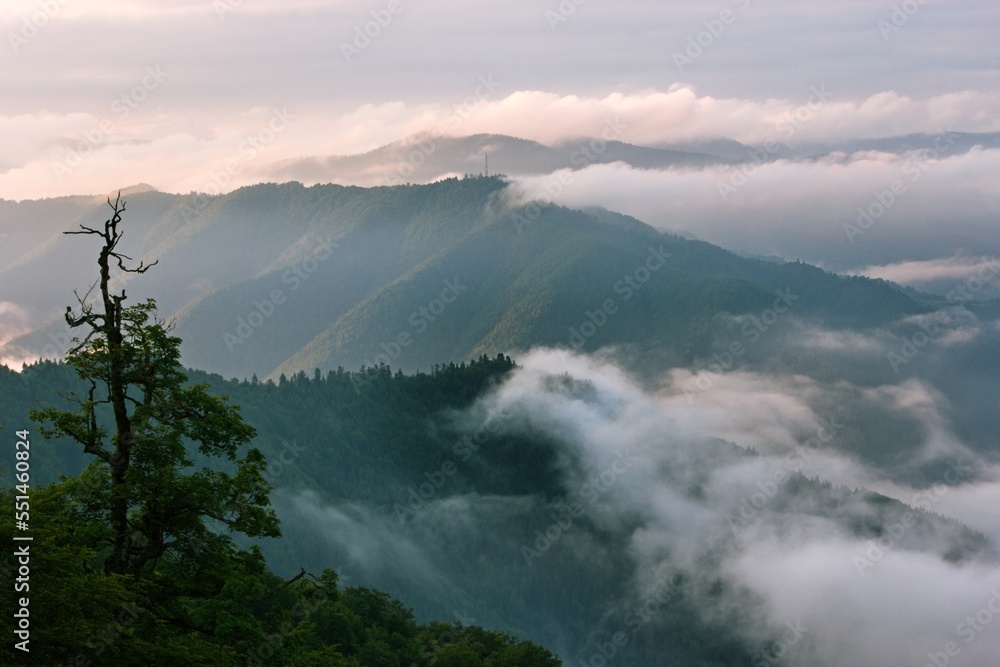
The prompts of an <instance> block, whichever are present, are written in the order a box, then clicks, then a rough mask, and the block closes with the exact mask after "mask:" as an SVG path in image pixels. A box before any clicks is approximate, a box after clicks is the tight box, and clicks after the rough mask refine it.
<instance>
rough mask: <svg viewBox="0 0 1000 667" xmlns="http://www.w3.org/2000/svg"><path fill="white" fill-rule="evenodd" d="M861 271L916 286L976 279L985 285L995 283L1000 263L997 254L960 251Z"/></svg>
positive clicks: (874, 276)
mask: <svg viewBox="0 0 1000 667" xmlns="http://www.w3.org/2000/svg"><path fill="white" fill-rule="evenodd" d="M857 273H858V274H860V275H864V276H870V277H872V278H883V279H885V280H891V281H893V282H897V283H901V284H903V285H912V286H915V287H921V286H925V285H927V284H928V283H938V282H943V281H950V282H952V283H958V282H965V281H973V285H975V284H976V283H978V284H980V285H982V284H983V283H988V282H991V281H992V280H993V279H994V277H995V276H996V275H997V274H998V273H1000V262H998V261H997V258H996V257H984V256H973V255H970V254H968V253H964V252H959V253H955V254H953V255H951V256H949V257H938V258H935V259H928V260H919V261H907V262H894V263H892V264H885V265H881V266H866V267H864V268H861V269H858V270H857Z"/></svg>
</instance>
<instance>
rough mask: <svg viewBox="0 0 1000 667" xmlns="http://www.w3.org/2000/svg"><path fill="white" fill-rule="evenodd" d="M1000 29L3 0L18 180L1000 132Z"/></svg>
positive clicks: (790, 13) (902, 16) (15, 188)
mask: <svg viewBox="0 0 1000 667" xmlns="http://www.w3.org/2000/svg"><path fill="white" fill-rule="evenodd" d="M998 24H1000V5H997V3H995V2H992V1H988V0H983V1H981V2H980V1H965V2H930V1H920V0H906V1H904V2H889V1H882V0H865V1H860V0H838V2H835V3H834V2H830V3H802V2H793V1H791V0H773V1H764V0H716V1H713V2H699V3H693V2H662V1H656V2H653V1H637V0H632V1H628V0H626V1H616V2H601V1H599V0H583V1H581V0H562V1H561V2H557V1H556V0H541V1H531V2H523V1H518V0H514V1H512V0H503V1H500V0H486V1H480V2H457V1H454V0H438V1H424V2H412V1H408V0H371V1H364V2H358V1H352V2H342V1H339V0H330V1H320V0H157V1H146V2H129V1H125V0H90V1H86V2H84V1H82V0H6V1H5V2H4V3H3V7H2V8H0V28H2V30H0V32H2V34H3V36H4V42H5V43H4V44H3V46H2V47H0V91H2V94H0V141H2V142H3V145H4V151H3V154H2V156H0V197H2V198H6V199H13V200H21V199H29V198H30V199H34V198H43V197H55V196H62V195H69V194H93V193H104V192H108V191H110V190H112V189H115V188H118V187H124V186H128V185H131V184H134V183H137V182H146V183H149V184H151V185H153V186H154V187H157V188H158V189H161V190H164V191H168V192H189V191H193V190H197V191H212V190H211V188H209V187H208V186H209V184H211V183H213V182H216V183H217V186H216V187H217V188H218V189H220V190H222V191H227V190H230V189H233V188H235V187H238V186H241V185H245V184H248V183H253V182H259V181H266V180H271V179H269V178H268V169H269V165H272V164H274V163H275V162H277V161H280V160H283V159H289V158H295V157H302V156H308V155H331V154H350V153H356V152H364V151H368V150H371V149H373V148H376V147H378V146H380V145H384V144H386V143H389V142H392V141H396V140H399V139H402V138H404V137H406V136H409V135H412V134H414V133H418V132H436V133H440V134H456V135H463V134H472V133H475V132H499V133H504V134H511V135H515V136H521V137H525V138H529V139H535V140H538V141H543V142H555V141H561V140H568V139H573V138H576V137H581V136H595V135H598V134H600V132H601V131H602V129H603V128H605V127H606V126H607V123H608V122H619V123H621V124H622V125H623V126H624V127H623V129H622V134H621V138H622V139H623V140H624V141H630V142H636V143H644V144H664V143H669V142H677V141H686V140H692V139H704V138H713V137H725V138H730V139H736V140H739V141H743V142H747V143H754V142H761V143H762V142H764V141H767V140H768V139H771V138H775V135H776V133H778V137H779V138H782V139H784V140H786V141H789V140H791V143H794V142H797V141H801V142H808V141H828V140H835V139H843V138H852V137H879V136H893V135H900V134H905V133H910V132H928V133H934V132H941V131H945V130H954V131H966V132H990V131H1000V86H998V84H1000V76H998V73H1000V58H998V55H1000V46H998V45H997V42H996V40H995V32H996V27H997V25H998ZM796 114H798V116H796ZM796 119H798V121H797V120H796ZM789 130H792V134H791V135H789V136H784V134H785V133H787V132H788V131H789Z"/></svg>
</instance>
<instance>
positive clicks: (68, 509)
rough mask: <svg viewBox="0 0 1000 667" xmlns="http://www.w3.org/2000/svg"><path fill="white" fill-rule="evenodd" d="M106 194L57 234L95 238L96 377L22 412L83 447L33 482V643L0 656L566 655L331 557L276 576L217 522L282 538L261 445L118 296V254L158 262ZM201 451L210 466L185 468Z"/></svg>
mask: <svg viewBox="0 0 1000 667" xmlns="http://www.w3.org/2000/svg"><path fill="white" fill-rule="evenodd" d="M108 203H109V204H110V205H111V207H112V210H113V213H112V216H111V218H110V219H109V220H107V221H106V222H105V224H104V227H103V229H92V228H86V227H82V228H81V229H80V230H79V231H76V232H68V233H74V234H84V235H95V236H98V237H99V238H100V239H101V240H102V241H103V246H102V248H101V251H100V254H99V256H98V265H99V269H100V275H99V279H98V281H97V283H96V284H95V286H94V288H96V289H97V290H98V292H99V294H98V295H97V296H96V298H95V300H96V302H97V303H96V304H94V303H92V302H91V301H90V300H89V297H90V293H89V292H88V294H87V295H84V296H83V297H78V301H79V304H78V307H77V312H74V310H73V309H70V308H68V309H67V312H66V320H67V323H68V324H69V325H70V326H71V327H73V328H74V329H77V330H80V331H82V332H83V333H82V334H80V335H78V336H77V338H76V339H74V343H75V347H74V348H73V349H72V350H71V351H70V352H69V354H68V356H67V359H66V362H67V364H68V365H70V366H72V367H73V368H74V369H75V371H76V373H77V375H78V376H79V378H80V379H81V380H82V381H83V382H84V383H85V386H89V389H87V390H86V395H75V394H72V393H67V394H66V398H67V400H68V401H69V402H71V403H72V404H73V406H74V407H73V409H71V410H63V409H57V408H54V407H46V408H43V409H40V410H36V411H34V412H33V414H32V417H33V418H34V419H36V420H37V421H40V422H42V423H43V424H44V426H43V428H42V430H41V434H42V435H44V436H68V437H70V438H72V439H73V440H75V441H76V442H78V443H80V445H81V446H82V448H83V450H84V451H85V452H86V453H87V454H89V455H91V456H92V457H93V460H92V462H91V463H90V464H89V465H88V466H87V468H86V469H85V470H84V472H83V473H82V474H81V475H80V476H79V477H73V478H64V479H62V480H61V481H60V482H58V483H56V484H52V485H49V486H45V487H39V488H32V489H31V493H30V495H31V525H30V535H31V536H32V538H33V541H32V542H31V543H30V544H31V546H30V550H31V561H30V563H31V577H30V582H29V586H30V587H29V589H28V590H27V591H23V592H21V593H19V594H18V596H19V597H20V596H25V597H28V598H29V599H30V605H29V609H30V614H31V617H30V618H31V641H30V653H25V652H23V651H20V650H17V649H15V648H14V646H13V643H14V642H13V641H12V640H10V635H8V641H5V642H4V643H3V647H2V649H0V662H2V663H3V664H12V665H13V664H39V665H42V664H44V665H75V666H76V665H116V666H119V665H159V664H162V665H168V664H169V665H213V666H214V665H264V664H272V665H301V666H313V665H316V666H319V665H346V666H351V667H355V666H356V667H362V666H364V667H379V666H383V665H384V666H393V667H395V666H400V667H409V666H410V665H431V664H434V665H463V666H467V665H489V666H495V667H501V666H510V667H513V666H515V665H518V666H522V665H527V666H532V665H540V666H548V665H558V664H560V663H559V661H558V660H557V659H556V658H555V657H554V656H553V655H552V654H551V653H550V652H548V651H547V650H545V649H543V648H541V647H539V646H537V645H534V644H531V643H528V642H519V641H517V640H516V639H514V638H513V637H510V636H508V635H503V634H500V633H495V632H488V631H485V630H482V629H480V628H475V627H463V626H461V625H459V624H453V625H445V624H441V623H431V624H429V625H426V626H424V625H419V624H417V623H416V621H415V619H414V617H413V614H412V613H411V612H410V611H409V610H408V609H406V608H404V607H403V606H402V605H401V604H400V603H399V602H398V601H396V600H393V599H391V598H389V597H388V596H387V595H385V594H384V593H379V592H377V591H372V590H368V589H365V588H346V589H342V588H340V587H339V586H338V582H337V576H336V574H335V573H333V572H332V571H329V570H327V571H325V572H323V573H322V574H321V575H320V576H314V575H311V574H308V573H306V572H304V571H303V572H301V573H300V574H299V575H298V576H296V577H294V578H292V579H291V580H287V581H286V580H283V579H281V578H280V577H278V576H277V575H275V574H273V573H272V572H270V571H269V570H268V568H267V566H266V564H265V563H264V559H263V557H262V556H261V554H260V552H259V550H257V549H256V548H255V547H254V548H251V549H249V550H244V549H240V548H238V547H237V546H236V544H235V543H234V541H233V540H232V538H231V537H230V536H229V535H228V534H227V533H224V532H221V531H223V530H225V531H228V532H235V533H241V534H243V535H245V536H248V537H276V536H278V535H280V531H279V526H278V520H277V517H276V516H275V514H274V511H273V510H272V509H271V507H270V500H269V493H270V491H271V486H270V485H269V484H268V483H267V481H266V480H265V479H264V477H263V473H264V469H265V460H264V457H263V455H262V454H261V453H260V452H259V451H258V450H257V449H253V448H249V449H247V448H246V447H245V446H246V445H248V444H249V443H250V442H251V440H252V439H253V438H254V436H255V432H254V429H253V428H252V427H251V426H249V425H247V424H246V423H245V422H244V421H243V419H242V418H241V416H240V414H239V411H238V409H237V408H236V407H235V406H233V405H231V404H229V403H228V402H227V401H226V399H225V398H219V397H215V396H212V395H210V394H209V393H208V391H207V386H206V385H197V384H196V385H191V384H189V383H188V382H187V377H186V375H185V374H184V372H183V369H182V367H181V365H180V352H179V346H180V342H181V341H180V339H179V338H176V337H174V336H171V335H170V329H169V327H168V326H166V325H165V323H164V322H162V321H159V320H157V318H156V310H155V304H154V303H153V302H152V301H146V302H143V303H139V304H137V305H133V306H126V305H125V303H124V302H125V301H126V296H125V293H124V291H122V292H121V293H120V294H116V293H114V290H113V288H112V284H113V279H112V272H113V271H114V269H115V267H117V269H118V270H120V271H121V272H122V273H123V274H129V273H132V274H141V273H145V271H146V270H148V269H149V268H150V266H152V265H148V266H147V265H145V264H143V263H141V262H140V263H138V264H135V263H134V262H132V261H131V259H130V258H129V257H127V256H126V255H124V254H122V252H121V251H120V250H119V249H118V244H119V242H120V240H121V238H122V232H121V230H120V229H119V224H120V223H121V215H122V212H123V211H124V210H125V208H124V202H121V201H120V199H118V200H116V201H115V202H114V203H112V202H110V200H109V202H108ZM154 264H155V262H154ZM130 265H131V266H130ZM94 288H91V291H93V290H94ZM108 424H110V426H107V425H108ZM35 445H36V447H38V446H40V445H41V442H40V440H38V439H37V438H35ZM195 448H196V449H197V451H199V452H200V454H201V455H202V457H207V458H208V460H212V461H215V462H216V463H217V465H216V466H215V467H211V468H200V469H197V468H195V467H194V466H193V462H192V459H191V454H190V452H191V451H192V450H193V449H195ZM2 495H3V500H2V502H3V507H7V508H12V507H13V506H14V498H13V495H14V493H13V492H8V493H4V494H2ZM13 532H14V525H13V512H12V511H5V512H2V513H0V534H2V535H4V536H6V538H5V539H4V541H5V543H6V544H12V542H11V540H10V537H11V535H12V534H13ZM5 552H9V550H5ZM400 566H401V567H404V568H405V566H406V564H405V563H401V564H400ZM16 567H17V562H16V561H15V559H14V558H12V557H11V556H9V555H5V556H4V557H3V558H2V559H0V569H3V571H4V574H5V577H4V579H5V580H8V581H9V580H10V579H12V578H13V577H12V576H10V575H12V574H13V573H14V572H15V571H16ZM0 604H2V610H0V611H2V613H3V616H4V618H7V619H11V618H12V616H13V613H14V610H15V609H14V607H15V604H17V603H16V601H15V596H14V595H12V594H11V593H8V594H5V595H4V596H2V602H0ZM8 623H9V621H8Z"/></svg>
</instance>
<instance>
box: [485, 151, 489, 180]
mask: <svg viewBox="0 0 1000 667" xmlns="http://www.w3.org/2000/svg"><path fill="white" fill-rule="evenodd" d="M489 177H490V154H489V153H486V178H489Z"/></svg>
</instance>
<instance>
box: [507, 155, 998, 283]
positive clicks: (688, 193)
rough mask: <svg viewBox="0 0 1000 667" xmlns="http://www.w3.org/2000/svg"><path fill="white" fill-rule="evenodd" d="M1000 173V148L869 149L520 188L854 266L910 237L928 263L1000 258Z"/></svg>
mask: <svg viewBox="0 0 1000 667" xmlns="http://www.w3.org/2000/svg"><path fill="white" fill-rule="evenodd" d="M998 169H1000V150H972V151H969V152H966V153H962V154H957V153H956V154H949V153H940V154H938V155H936V156H934V155H930V154H925V155H922V156H917V155H913V154H903V155H896V154H889V153H882V152H864V153H857V154H852V155H843V154H842V155H831V156H828V157H824V158H821V159H815V160H806V161H790V160H778V161H774V162H764V163H761V164H757V163H753V162H751V163H749V164H748V165H739V166H732V167H709V168H705V169H688V170H680V169H669V170H642V169H634V168H632V167H629V166H626V165H623V164H620V163H618V164H592V165H590V166H589V167H587V168H586V169H582V170H577V171H570V170H569V169H567V170H565V171H562V172H556V173H555V174H547V175H539V176H524V177H520V178H518V183H519V185H520V187H521V188H522V189H523V191H524V193H525V197H526V198H537V199H543V200H547V201H549V200H552V199H553V197H552V195H550V194H549V190H551V189H552V183H553V182H556V181H560V180H561V182H562V183H563V187H562V191H561V192H560V194H559V195H558V196H557V197H556V198H555V202H556V203H557V204H560V205H564V206H570V207H585V206H602V207H605V208H608V209H611V210H614V211H618V212H621V213H626V214H628V215H632V216H634V217H637V218H639V219H640V220H643V221H644V222H647V223H648V224H651V225H653V226H654V227H657V228H660V229H663V230H666V231H672V232H680V233H691V234H694V235H695V236H697V237H698V238H701V239H703V240H705V241H708V242H710V243H715V244H717V245H721V246H722V247H725V248H728V249H731V250H736V251H743V252H752V253H758V254H777V255H779V256H782V257H785V258H788V259H803V260H805V261H809V262H813V263H817V264H819V265H821V266H825V267H828V268H830V269H832V270H840V271H847V270H850V269H853V268H855V267H857V266H858V263H859V262H858V258H859V257H862V258H872V259H877V258H887V259H889V260H890V261H897V260H899V259H900V253H901V244H900V239H901V238H905V239H907V243H906V246H905V248H906V249H905V252H907V253H910V254H911V255H913V254H919V255H923V256H925V257H939V256H940V255H941V253H942V249H946V250H947V252H948V254H949V255H951V254H953V253H954V252H956V251H957V250H958V251H964V252H968V253H973V252H974V253H975V254H976V255H983V254H986V255H990V256H992V255H993V254H995V253H994V251H996V252H1000V244H998V241H997V237H996V234H995V233H994V225H995V217H996V216H995V212H994V211H992V210H991V209H990V207H989V203H990V202H991V201H992V200H993V198H995V197H996V196H997V194H998V187H1000V186H998V185H997V183H996V180H995V179H994V178H993V177H992V174H993V173H995V172H996V171H997V170H998ZM560 175H561V177H562V178H561V179H560V178H559V177H560ZM894 184H895V188H896V191H897V193H896V194H893V193H892V192H891V188H892V187H893V186H894ZM880 197H881V201H885V202H890V198H891V203H889V205H888V206H886V205H883V204H882V203H880V199H879V198H880ZM869 211H871V212H873V213H874V214H875V215H874V216H872V215H871V213H869ZM956 211H961V214H960V215H958V216H956ZM943 220H948V221H950V222H949V224H948V225H943V224H942V221H943ZM875 263H876V262H871V264H875Z"/></svg>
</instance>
